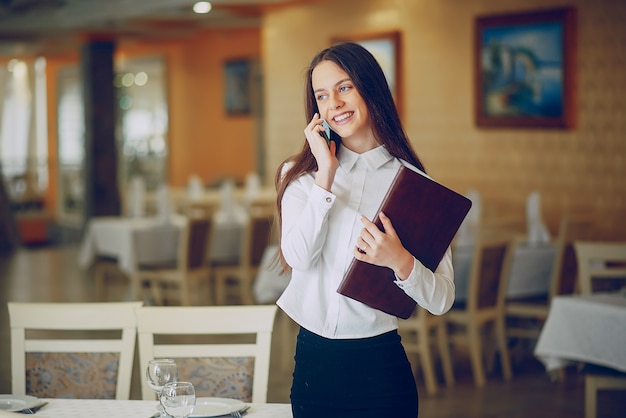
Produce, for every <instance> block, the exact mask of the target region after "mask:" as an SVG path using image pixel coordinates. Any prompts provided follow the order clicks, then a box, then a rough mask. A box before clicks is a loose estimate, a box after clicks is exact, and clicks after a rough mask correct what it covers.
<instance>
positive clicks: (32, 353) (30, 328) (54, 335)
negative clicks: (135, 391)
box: [8, 302, 142, 399]
mask: <svg viewBox="0 0 626 418" xmlns="http://www.w3.org/2000/svg"><path fill="white" fill-rule="evenodd" d="M141 305H142V302H103V303H20V302H9V303H8V308H9V322H10V327H11V372H12V391H13V394H15V395H31V396H36V397H39V398H82V399H95V398H103V399H128V398H129V395H130V384H131V376H132V369H133V357H134V355H135V341H136V332H137V328H136V320H135V311H134V310H135V308H138V307H140V306H141Z"/></svg>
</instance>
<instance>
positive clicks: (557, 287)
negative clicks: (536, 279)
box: [549, 217, 592, 300]
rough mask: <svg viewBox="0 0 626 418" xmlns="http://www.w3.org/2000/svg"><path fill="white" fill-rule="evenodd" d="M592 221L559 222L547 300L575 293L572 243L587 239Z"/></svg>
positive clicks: (574, 258) (574, 266) (574, 256)
mask: <svg viewBox="0 0 626 418" xmlns="http://www.w3.org/2000/svg"><path fill="white" fill-rule="evenodd" d="M591 228H592V221H591V220H589V219H574V218H569V217H565V218H563V219H562V220H561V223H560V226H559V234H558V236H557V237H556V240H555V246H556V253H555V257H554V263H553V264H552V274H551V275H550V291H549V300H552V298H554V297H555V296H558V295H570V294H573V293H575V291H576V276H577V273H576V272H577V270H578V267H577V265H576V254H575V252H574V241H576V240H581V239H587V238H588V237H589V234H590V233H591Z"/></svg>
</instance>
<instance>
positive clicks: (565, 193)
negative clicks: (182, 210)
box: [262, 0, 626, 239]
mask: <svg viewBox="0 0 626 418" xmlns="http://www.w3.org/2000/svg"><path fill="white" fill-rule="evenodd" d="M564 5H573V6H575V7H576V9H577V21H578V28H577V31H578V34H577V38H576V42H577V44H578V47H577V59H576V65H575V71H576V77H577V80H578V82H577V95H576V97H575V102H576V107H577V110H576V120H577V126H576V127H575V128H574V129H571V130H554V129H552V130H547V129H519V128H516V129H510V128H509V129H484V128H481V129H479V128H477V127H476V126H475V124H474V120H473V100H474V99H473V77H474V75H473V57H472V51H473V41H472V33H473V22H474V18H475V17H476V16H477V15H484V14H492V13H499V12H515V11H526V10H531V9H536V8H545V7H556V6H564ZM624 21H626V2H625V1H623V0H596V1H586V0H572V1H568V2H560V1H550V0H543V1H541V0H482V1H461V0H437V1H432V0H413V1H411V0H393V1H391V0H346V1H340V2H335V1H333V2H331V1H328V2H320V3H315V4H312V5H302V6H295V7H290V8H285V9H281V10H276V11H272V12H271V13H269V14H268V15H267V16H266V18H265V20H264V23H263V28H262V50H263V63H264V74H265V106H266V108H265V114H266V131H265V137H266V141H267V155H268V163H267V167H268V171H271V170H272V168H275V167H277V166H278V164H279V163H280V162H281V161H282V160H283V159H285V158H286V157H288V156H289V155H291V154H293V153H295V152H297V151H298V150H299V149H300V147H301V146H302V141H303V135H302V129H303V128H304V126H305V124H306V123H305V120H304V110H303V80H304V71H305V70H306V67H307V65H308V63H309V61H310V59H311V58H312V57H313V55H314V54H315V53H316V52H317V51H318V50H320V49H322V48H324V47H326V46H328V45H329V44H330V39H331V38H333V37H335V36H338V35H346V34H361V33H369V32H378V31H387V30H399V31H401V33H402V37H403V42H402V56H403V59H404V66H403V68H402V70H403V72H404V87H405V91H404V120H405V127H406V129H407V132H408V134H409V136H410V138H411V140H412V142H413V144H414V146H415V148H416V150H417V152H418V154H419V155H420V157H421V158H422V160H423V162H424V164H425V165H426V168H427V170H428V171H429V173H430V174H431V175H432V176H433V177H434V178H435V179H436V180H438V181H440V182H442V183H444V184H446V185H448V186H449V187H451V188H453V189H455V190H457V191H460V192H465V191H467V190H468V189H469V188H475V189H477V190H479V191H480V193H481V195H482V196H483V200H484V206H485V207H486V212H487V213H494V212H498V211H499V210H501V209H502V208H506V209H507V210H508V211H510V212H511V213H512V214H514V215H515V216H518V217H519V218H520V219H523V217H524V202H525V198H526V196H527V195H528V193H530V192H531V191H534V190H537V191H539V192H540V193H541V196H542V204H543V212H544V217H545V218H546V221H547V222H548V224H549V227H550V228H551V230H552V231H553V233H554V231H555V230H556V228H557V224H558V220H559V219H560V217H561V216H563V215H566V214H571V213H575V212H580V211H585V212H591V213H592V214H593V216H594V219H595V221H596V226H597V229H596V236H597V237H599V238H608V239H617V238H621V239H624V238H626V221H624V218H625V215H626V164H625V158H626V25H624V24H623V22H624Z"/></svg>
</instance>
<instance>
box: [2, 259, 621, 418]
mask: <svg viewBox="0 0 626 418" xmlns="http://www.w3.org/2000/svg"><path fill="white" fill-rule="evenodd" d="M76 258H77V248H76V247H74V246H65V247H52V248H51V247H48V248H39V249H20V250H18V251H17V252H16V253H14V254H13V255H10V256H4V257H2V256H0V306H1V309H0V393H10V392H11V360H10V340H9V319H8V312H7V308H6V302H7V301H31V302H88V301H104V300H128V299H129V292H128V286H127V282H126V281H125V280H123V279H121V278H118V279H113V280H110V281H109V282H108V285H107V288H106V290H107V293H106V295H96V291H95V287H94V285H93V276H92V272H91V271H81V270H80V269H79V268H78V267H77V262H76ZM279 315H280V316H279V317H278V321H282V320H285V317H284V316H283V315H282V314H279ZM283 331H284V328H283V327H282V326H281V325H280V323H277V326H276V329H275V332H274V339H273V351H272V359H271V371H270V383H269V390H268V401H269V402H289V385H290V379H291V358H292V356H293V344H292V343H291V341H292V340H291V338H292V337H288V338H290V339H289V340H287V341H288V342H287V343H286V344H285V343H284V341H285V340H284V338H285V336H284V335H283V334H284V332H283ZM454 354H455V358H454V361H455V375H456V380H457V382H456V385H455V387H454V388H449V389H442V390H441V392H440V393H439V394H438V395H436V396H432V397H428V396H426V395H425V391H424V390H423V386H422V382H421V378H419V377H418V386H419V387H420V390H421V393H422V395H421V397H420V417H428V418H443V417H450V418H452V417H454V418H456V417H464V418H473V417H476V418H487V417H506V418H517V417H519V418H522V417H524V418H526V417H533V418H534V417H546V418H547V417H551V418H552V417H558V418H582V417H583V416H584V414H583V403H584V392H583V380H582V377H581V376H580V375H579V374H578V373H577V372H576V370H569V371H568V373H567V376H566V379H565V380H564V381H561V382H552V381H550V379H549V378H548V376H547V375H546V373H545V372H544V370H543V369H542V367H541V365H540V364H539V363H538V362H537V361H536V360H534V359H533V358H532V357H527V358H526V359H524V360H522V361H521V362H519V363H517V364H516V367H515V370H514V371H515V376H514V378H513V379H512V381H510V382H504V381H503V380H502V378H501V377H500V375H499V374H494V375H493V376H489V380H488V384H487V385H486V386H485V387H484V388H482V389H477V388H475V387H474V385H473V381H472V378H471V373H470V371H469V360H468V359H467V357H466V356H465V355H464V354H465V353H462V352H455V353H454ZM139 397H140V390H139V371H138V370H134V375H133V385H132V389H131V398H133V399H139ZM625 409H626V394H624V392H619V391H614V392H604V393H601V394H600V397H599V408H598V412H599V413H598V418H617V417H623V416H624V412H623V411H624V410H625ZM381 418H385V417H381Z"/></svg>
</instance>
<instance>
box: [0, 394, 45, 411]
mask: <svg viewBox="0 0 626 418" xmlns="http://www.w3.org/2000/svg"><path fill="white" fill-rule="evenodd" d="M37 405H39V399H38V398H35V397H34V396H24V395H0V411H8V412H17V411H21V410H23V409H27V408H32V407H35V406H37Z"/></svg>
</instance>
